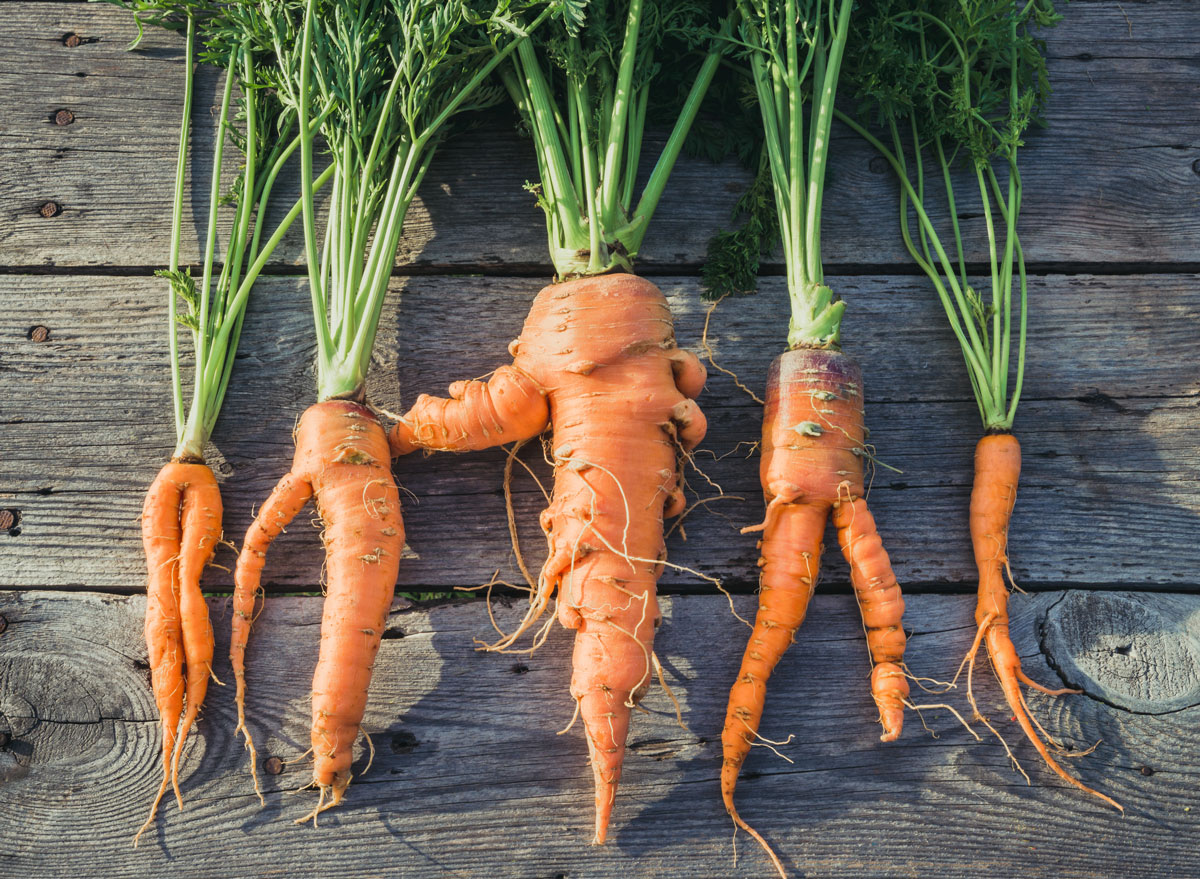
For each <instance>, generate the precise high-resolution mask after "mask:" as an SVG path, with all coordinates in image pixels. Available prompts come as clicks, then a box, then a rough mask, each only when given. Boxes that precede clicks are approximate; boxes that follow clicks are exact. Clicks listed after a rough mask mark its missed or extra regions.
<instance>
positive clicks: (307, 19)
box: [298, 0, 333, 373]
mask: <svg viewBox="0 0 1200 879" xmlns="http://www.w3.org/2000/svg"><path fill="white" fill-rule="evenodd" d="M315 6H316V0H308V2H307V4H305V10H304V37H303V39H302V41H301V49H300V89H299V92H300V93H299V98H298V106H299V112H300V200H301V205H302V210H303V214H304V252H305V262H306V265H307V266H308V288H309V295H310V298H311V299H312V310H313V322H314V323H315V324H316V331H317V356H318V367H317V369H318V373H319V372H320V370H321V367H323V366H325V365H327V364H328V363H329V358H330V349H331V348H332V347H333V346H332V340H331V339H330V337H329V326H328V324H327V323H326V319H325V296H324V294H323V292H322V289H321V278H320V275H319V272H318V267H319V266H320V262H319V261H318V258H317V238H316V228H317V221H316V216H315V214H316V211H315V210H314V208H313V187H312V179H313V137H314V135H313V134H311V133H310V130H309V124H308V123H309V108H308V93H309V78H310V75H311V73H310V68H311V64H312V61H311V59H312V41H313V13H314V10H315Z"/></svg>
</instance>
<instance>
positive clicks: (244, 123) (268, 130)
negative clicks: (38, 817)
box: [134, 2, 300, 846]
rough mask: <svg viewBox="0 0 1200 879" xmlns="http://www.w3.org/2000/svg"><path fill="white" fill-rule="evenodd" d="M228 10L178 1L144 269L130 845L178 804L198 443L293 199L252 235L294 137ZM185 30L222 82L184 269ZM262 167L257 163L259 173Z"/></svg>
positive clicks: (193, 613) (202, 660)
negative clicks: (150, 355) (179, 17)
mask: <svg viewBox="0 0 1200 879" xmlns="http://www.w3.org/2000/svg"><path fill="white" fill-rule="evenodd" d="M136 8H137V10H138V11H139V12H142V13H144V14H145V15H146V16H147V18H146V20H147V21H149V22H151V23H155V24H164V25H166V26H173V23H172V22H171V21H170V20H169V16H167V17H163V16H162V15H161V13H164V12H170V11H172V10H171V9H167V8H166V7H164V6H163V5H162V4H159V3H157V2H149V3H142V4H138V5H137V7H136ZM172 8H174V7H172ZM235 11H236V10H231V9H228V8H225V7H218V6H215V5H208V6H205V5H196V6H194V8H188V9H186V10H183V12H184V15H185V21H184V24H185V28H184V32H185V41H186V42H185V52H186V63H185V78H184V96H183V120H182V123H181V127H180V134H179V153H178V162H177V165H176V174H175V198H174V205H173V208H174V210H173V222H172V230H171V250H170V262H169V267H168V268H167V269H165V270H163V271H160V272H157V273H156V274H157V275H159V276H160V277H163V278H165V279H166V280H167V282H168V284H169V293H168V303H169V307H168V322H169V335H168V342H169V349H170V359H171V376H172V382H171V384H172V396H173V403H174V414H175V439H176V446H175V451H174V454H173V456H172V458H171V461H170V462H169V463H168V464H166V466H164V467H163V468H162V469H161V470H160V471H159V473H158V476H157V477H156V478H155V480H154V482H153V483H152V484H151V486H150V489H149V490H148V492H147V493H146V499H145V504H144V506H143V510H142V545H143V547H144V549H145V553H146V563H147V567H148V575H149V576H148V582H147V602H146V624H145V637H146V646H147V652H148V654H149V657H150V678H151V688H152V690H153V692H154V700H155V703H156V705H157V708H158V712H159V716H160V718H161V726H162V761H163V780H162V783H161V785H160V786H159V789H158V793H157V795H156V796H155V798H154V800H153V802H152V804H151V807H150V815H149V817H148V818H147V819H146V822H145V823H144V824H143V825H142V826H141V828H140V829H139V830H138V832H137V835H136V836H135V837H134V845H135V846H136V845H137V842H138V840H139V839H140V837H141V835H142V833H144V832H145V831H146V829H147V828H148V827H149V826H150V824H151V823H152V822H153V821H154V818H155V815H156V814H157V810H158V806H159V804H160V802H161V801H162V798H163V795H164V794H165V793H166V789H167V786H168V784H170V785H171V786H172V787H173V788H174V791H175V798H176V800H177V801H178V803H179V805H180V808H182V807H183V797H182V794H181V792H180V788H179V768H180V763H181V756H182V753H183V747H184V744H185V743H186V742H187V739H188V734H189V733H190V732H191V730H192V728H193V727H194V726H195V724H196V721H197V718H198V716H199V713H200V710H201V708H202V707H203V705H204V699H205V696H206V695H207V690H208V679H209V677H210V676H212V677H213V678H214V680H215V676H214V675H213V672H212V660H213V634H212V625H211V623H210V622H209V615H208V607H207V606H206V604H205V602H204V596H203V593H202V592H201V591H200V578H201V576H202V573H203V571H204V568H205V567H206V566H207V565H208V564H210V563H211V562H212V559H213V554H214V552H215V551H216V548H217V544H218V543H219V542H220V541H221V536H222V532H221V517H222V505H221V493H220V489H219V488H218V486H217V482H216V479H215V478H214V476H213V473H212V471H211V470H210V469H209V468H208V466H206V464H205V463H204V449H205V445H206V444H207V442H208V439H209V437H210V436H211V434H212V431H213V428H214V426H215V424H216V421H217V418H218V416H219V415H220V411H221V405H222V403H223V402H224V399H225V393H226V391H227V390H228V387H229V381H230V377H231V374H232V369H233V362H234V359H235V357H236V354H237V346H238V340H239V336H240V333H241V327H242V322H243V319H244V317H245V312H246V305H247V302H248V297H249V295H250V290H251V288H252V287H253V285H254V282H255V280H256V279H257V277H258V274H259V272H260V270H261V268H262V266H263V264H264V263H265V262H266V259H267V258H268V257H269V256H270V254H271V252H272V251H273V250H274V248H275V246H276V245H277V244H278V242H279V240H280V239H281V238H282V236H283V234H284V233H285V232H286V231H287V229H288V228H289V227H290V226H291V224H292V222H294V221H295V219H296V217H297V216H298V215H299V209H300V206H299V205H297V206H295V207H294V208H293V209H292V210H291V211H290V212H289V213H288V214H287V215H286V216H285V217H284V218H283V220H282V221H281V222H280V223H279V225H278V226H277V227H276V228H275V230H274V231H273V232H272V233H271V234H270V235H269V236H268V237H267V240H265V241H263V239H262V232H263V231H264V229H263V223H264V218H265V216H266V214H267V208H268V200H269V196H270V193H271V189H272V187H273V184H274V181H275V179H276V177H277V175H278V174H279V172H280V170H281V169H282V167H283V165H284V164H285V163H286V161H287V159H288V157H289V156H290V155H291V154H292V152H293V151H294V150H295V148H296V146H298V142H297V141H295V140H292V141H290V142H289V141H288V139H287V134H288V131H289V126H288V124H286V123H284V124H277V123H279V122H280V118H279V113H280V108H279V106H278V102H277V101H275V100H274V99H273V98H271V97H269V96H268V95H267V94H266V93H265V91H263V90H260V89H257V88H255V87H254V86H255V85H256V83H257V71H258V66H257V65H258V62H259V61H260V60H261V55H262V54H263V52H264V51H265V50H258V49H252V48H251V47H250V45H248V44H244V43H243V42H242V41H241V39H239V38H233V39H230V36H231V34H235V33H236V30H237V27H238V26H240V19H239V18H238V16H237V15H236V14H233V13H234V12H235ZM230 16H232V17H230ZM139 33H140V25H139ZM197 40H200V41H202V43H203V46H204V50H205V57H206V58H207V59H218V60H220V59H224V60H225V82H224V89H223V95H222V98H221V108H220V112H219V118H218V126H217V129H218V131H219V132H221V136H220V137H218V138H217V141H216V148H215V149H214V155H213V165H212V181H213V184H212V186H213V189H212V190H211V200H210V205H209V216H208V234H207V239H206V247H205V251H204V262H203V275H202V276H201V278H199V279H193V278H192V275H191V272H190V270H184V271H181V270H180V268H179V250H180V241H181V217H182V213H183V190H184V185H185V183H186V170H187V165H188V161H187V159H188V141H189V138H190V135H191V109H192V107H191V105H192V93H193V86H194V79H195V61H196V44H197ZM235 82H236V83H237V84H238V85H239V86H240V90H241V92H242V93H243V96H244V97H243V99H242V104H241V107H240V111H239V112H238V114H237V115H238V119H237V120H235V119H234V118H233V117H234V114H233V113H231V106H232V95H233V86H234V84H235ZM235 124H236V125H237V127H238V135H239V137H238V138H236V140H237V141H238V143H239V144H240V146H241V147H242V152H243V157H242V164H241V168H240V173H239V180H238V185H237V186H236V187H235V188H234V190H233V194H232V196H231V197H230V199H229V201H230V203H232V205H233V207H234V218H233V225H234V230H235V231H234V234H233V235H232V236H231V240H230V243H229V247H228V250H227V253H226V254H225V261H224V266H223V268H222V270H221V272H220V274H219V275H217V276H215V277H214V271H213V266H214V260H215V253H216V230H217V226H218V222H219V220H218V217H217V208H218V205H219V204H221V203H223V201H224V199H222V196H221V186H222V171H223V169H224V168H225V159H224V147H225V137H224V132H225V131H227V130H229V129H232V128H233V127H234V125H235ZM264 169H265V170H266V171H267V173H265V174H264V173H261V172H262V171H263V170H264ZM180 326H182V327H186V328H187V330H188V331H189V333H188V335H189V336H190V338H191V342H192V352H193V355H194V368H195V373H194V379H193V382H192V388H191V392H192V399H191V404H190V406H189V407H188V409H187V417H186V418H185V417H184V412H185V410H184V405H183V387H182V375H181V373H182V366H181V363H182V358H181V353H180V350H179V348H180V346H179V340H178V334H179V327H180Z"/></svg>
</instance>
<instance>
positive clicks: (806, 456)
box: [703, 0, 908, 876]
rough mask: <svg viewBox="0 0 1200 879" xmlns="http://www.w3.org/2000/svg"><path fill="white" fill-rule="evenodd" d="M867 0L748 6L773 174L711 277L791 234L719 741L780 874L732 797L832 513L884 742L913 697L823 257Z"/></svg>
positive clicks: (744, 270)
mask: <svg viewBox="0 0 1200 879" xmlns="http://www.w3.org/2000/svg"><path fill="white" fill-rule="evenodd" d="M854 5H855V4H854V3H853V0H821V2H815V3H807V4H799V5H797V4H794V3H785V2H773V0H772V2H764V3H753V4H751V3H745V2H739V3H738V4H737V8H738V11H739V14H740V17H741V28H740V31H739V33H740V36H741V38H742V45H743V46H744V49H745V54H746V58H747V60H748V61H749V68H750V69H749V74H750V78H751V82H752V85H753V87H754V93H755V96H756V98H757V104H758V110H759V115H760V116H761V119H762V128H761V135H762V145H761V151H760V152H761V155H760V156H759V161H758V166H759V171H758V175H757V177H756V180H755V182H754V183H753V185H752V186H751V188H750V190H749V191H748V192H747V194H746V195H745V196H744V197H743V198H742V200H741V201H740V202H739V203H738V207H737V212H738V213H739V214H746V215H747V221H746V222H745V223H743V224H742V226H741V228H739V229H738V230H736V231H733V232H723V233H720V234H718V235H717V236H715V237H714V238H713V240H712V241H711V242H710V244H709V253H708V260H707V265H706V266H705V270H704V273H703V275H704V287H705V295H706V296H708V297H710V298H713V299H720V298H723V297H724V296H727V295H731V294H732V295H740V294H743V293H746V292H750V291H752V290H753V289H754V287H755V285H756V274H757V269H758V258H759V256H760V255H761V254H762V253H765V252H767V251H768V250H771V249H773V248H774V247H775V246H777V243H778V239H782V244H783V255H784V263H785V265H786V266H787V291H788V299H789V301H790V305H791V315H790V320H789V322H788V333H787V350H786V351H785V353H783V354H781V355H780V356H779V357H778V358H776V360H775V361H774V363H772V364H771V368H770V372H769V373H768V379H767V393H766V405H765V408H764V412H763V428H762V430H763V433H762V437H763V438H762V462H761V466H760V468H759V476H760V479H761V482H762V486H763V495H764V497H765V499H766V501H767V510H766V516H765V518H764V520H763V522H762V524H760V525H757V526H754V527H752V528H747V529H744V530H745V531H761V532H762V540H761V541H760V542H759V549H760V550H761V552H762V556H761V558H760V560H759V565H760V567H761V568H762V573H761V576H760V580H759V606H758V613H757V615H756V617H755V622H754V626H753V632H752V634H751V636H750V641H749V643H748V644H747V645H746V651H745V654H744V656H743V658H742V663H741V668H740V669H739V671H738V675H737V679H736V680H735V682H734V684H733V686H732V688H731V689H730V693H729V704H728V707H727V709H726V716H725V727H724V730H723V731H722V734H721V741H722V747H723V750H724V761H723V764H722V767H721V797H722V799H723V801H724V803H725V808H726V810H727V811H728V812H729V815H730V817H731V818H732V820H733V822H734V824H735V826H736V827H739V828H742V829H744V830H746V831H747V832H748V833H750V835H751V836H752V837H753V838H754V839H755V840H756V841H757V842H758V843H759V844H760V845H761V846H762V848H763V849H764V851H765V852H766V853H767V855H768V856H769V857H770V859H771V863H772V864H773V865H774V867H775V869H776V870H777V871H778V873H779V874H780V875H781V876H783V875H786V873H785V870H784V868H783V862H782V861H781V860H780V859H779V857H778V856H777V855H776V854H775V852H774V851H773V850H772V848H771V846H770V845H769V844H768V843H767V841H766V840H765V839H764V838H763V836H762V835H761V834H759V833H758V832H757V831H756V830H754V829H753V828H752V827H751V826H750V825H749V824H748V823H747V822H746V821H745V820H744V819H743V818H742V817H741V816H740V815H739V813H738V811H737V809H736V808H735V806H734V801H733V797H734V791H735V789H736V785H737V778H738V773H739V771H740V770H741V767H742V764H743V763H744V762H745V759H746V756H747V754H748V753H749V751H750V748H751V746H752V745H754V744H755V739H756V738H758V727H759V723H760V721H761V719H762V713H763V708H764V704H765V700H766V686H767V680H768V678H769V677H770V675H771V672H772V671H773V670H774V668H775V666H776V664H777V663H778V662H779V660H780V659H781V658H782V657H783V654H784V652H785V651H786V650H787V649H788V647H789V646H790V645H791V644H792V642H793V640H794V638H795V632H796V629H797V628H799V626H800V624H801V623H802V622H803V620H804V615H805V612H806V610H807V608H808V603H809V600H810V599H811V598H812V594H813V590H814V589H815V588H816V585H817V578H818V574H819V568H820V559H821V549H822V546H821V539H822V535H823V534H824V531H825V525H826V523H827V521H828V519H829V517H830V514H832V517H833V523H834V525H835V527H836V528H837V535H838V544H839V546H840V547H841V550H842V554H843V555H844V556H845V557H846V561H847V562H848V563H849V566H850V581H851V585H852V587H853V589H854V594H855V597H856V598H857V600H858V604H859V610H860V611H861V614H862V619H863V628H864V630H865V632H866V637H867V646H868V649H869V651H870V658H871V695H872V698H873V699H874V700H875V705H876V707H877V709H878V710H879V720H880V723H881V724H882V725H883V733H882V735H881V736H880V739H881V740H882V741H885V742H890V741H893V740H895V739H896V738H898V737H899V736H900V732H901V729H902V728H903V723H904V706H905V705H906V704H907V697H908V682H907V680H906V678H905V675H906V672H905V671H904V668H903V659H904V648H905V635H904V629H903V628H902V625H901V617H902V616H903V613H904V600H903V599H902V598H901V596H900V587H899V586H898V585H897V583H896V577H895V575H894V574H893V573H892V567H891V562H890V560H889V559H888V555H887V552H886V551H885V550H884V548H883V541H882V540H881V539H880V537H879V534H878V533H877V531H876V527H875V519H874V517H873V516H872V515H871V512H870V511H869V510H868V508H867V502H866V499H865V497H864V495H865V489H864V484H863V468H864V458H867V457H869V455H870V451H871V450H870V448H869V447H868V446H867V444H866V428H865V426H864V414H863V387H862V374H861V372H860V371H859V368H858V366H857V365H856V364H855V363H854V361H853V360H851V359H850V358H849V357H847V356H846V355H845V354H842V353H841V324H842V317H843V314H844V313H845V310H846V303H845V302H844V301H843V300H840V299H837V298H835V296H834V292H833V290H832V289H831V288H830V287H829V286H828V285H826V283H825V276H824V267H823V265H822V261H821V210H822V204H823V200H824V196H825V185H826V184H825V170H826V168H827V167H828V161H829V150H830V127H831V123H832V119H833V112H834V103H835V100H836V96H837V87H838V79H839V76H840V74H841V68H842V59H843V57H844V55H845V51H846V45H847V40H848V34H849V29H850V21H851V18H852V17H853V15H852V14H853V11H854ZM805 95H807V100H805V98H804V97H803V96H805ZM771 196H773V197H771Z"/></svg>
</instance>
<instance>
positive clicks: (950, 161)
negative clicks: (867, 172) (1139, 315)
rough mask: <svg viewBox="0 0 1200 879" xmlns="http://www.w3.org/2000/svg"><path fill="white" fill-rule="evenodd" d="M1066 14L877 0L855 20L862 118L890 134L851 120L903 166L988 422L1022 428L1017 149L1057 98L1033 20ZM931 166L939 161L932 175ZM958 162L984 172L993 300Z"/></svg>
mask: <svg viewBox="0 0 1200 879" xmlns="http://www.w3.org/2000/svg"><path fill="white" fill-rule="evenodd" d="M1058 20H1059V16H1058V15H1057V14H1056V13H1055V11H1054V4H1053V2H1052V0H1028V2H1026V3H1025V4H1024V5H1021V4H1019V3H1017V4H1014V3H1012V2H1011V0H877V2H874V3H872V4H871V6H870V8H869V11H868V13H867V14H866V15H863V16H861V17H860V18H859V19H858V20H857V21H856V25H855V29H854V32H853V35H852V38H851V42H850V45H851V53H852V55H851V58H850V60H849V61H848V76H849V77H850V78H851V79H852V81H853V85H854V86H855V88H856V90H857V93H858V97H859V99H860V101H861V110H860V114H859V115H860V117H862V116H867V115H873V116H874V117H875V119H876V121H877V122H878V123H879V124H880V125H881V127H882V128H883V129H884V131H885V134H883V136H882V137H877V136H876V135H875V134H873V133H872V132H871V131H870V130H868V128H867V127H866V126H865V125H864V124H863V123H862V122H861V121H859V120H857V119H853V118H850V117H848V116H845V115H843V114H840V113H839V118H842V119H844V121H845V122H846V123H847V124H848V125H850V126H851V127H852V128H853V129H854V130H855V131H857V132H858V133H859V134H861V135H862V136H863V137H864V138H866V139H867V140H868V141H869V142H870V143H871V144H872V145H873V146H875V148H876V149H877V150H879V152H880V153H881V154H882V155H883V156H884V158H885V159H887V161H888V163H889V164H890V165H891V167H892V169H893V170H894V171H895V172H896V175H897V178H898V180H899V182H900V226H901V233H902V235H903V237H904V244H905V247H906V248H907V249H908V252H909V253H910V254H911V255H912V258H913V259H914V260H915V261H916V262H917V264H918V265H919V266H920V267H921V268H922V269H923V270H924V271H925V274H926V275H928V276H929V279H930V280H931V281H932V282H933V285H934V287H935V289H936V290H937V294H938V296H939V298H940V299H941V302H942V305H943V307H944V308H945V311H946V316H947V317H948V318H949V320H950V325H951V327H952V329H953V330H954V334H955V336H956V338H957V339H958V342H959V345H960V346H961V347H962V351H963V357H964V359H965V360H966V364H967V373H968V375H969V376H970V378H971V386H972V388H973V389H974V392H975V398H976V400H977V402H978V404H979V413H980V416H981V418H982V419H983V425H984V427H985V429H989V430H992V429H995V430H1008V429H1010V428H1011V427H1012V424H1013V419H1014V417H1015V415H1016V410H1017V402H1018V401H1019V399H1020V396H1021V386H1022V382H1023V380H1024V374H1025V328H1026V312H1027V304H1028V290H1027V284H1026V275H1025V256H1024V253H1023V251H1022V250H1021V242H1020V240H1019V238H1018V236H1017V218H1018V216H1019V214H1020V211H1021V175H1020V172H1019V171H1018V168H1017V150H1018V148H1019V147H1020V146H1021V145H1022V142H1023V141H1022V138H1023V136H1024V134H1025V131H1026V130H1027V129H1028V128H1029V126H1030V125H1031V124H1033V123H1036V122H1038V121H1040V119H1041V111H1042V108H1043V106H1044V104H1045V101H1046V98H1047V97H1048V96H1049V80H1048V78H1047V75H1046V64H1045V59H1044V57H1043V53H1044V50H1045V46H1044V44H1043V43H1042V41H1041V40H1039V39H1037V38H1036V37H1035V36H1034V35H1033V34H1032V33H1031V29H1032V28H1033V27H1034V26H1041V27H1048V26H1051V25H1054V24H1055V23H1057V21H1058ZM887 142H890V147H889V146H887V145H886V143H887ZM927 162H930V163H931V164H932V165H933V169H932V171H931V172H928V173H927V170H926V163H927ZM958 162H961V163H962V164H964V165H965V166H966V167H967V168H968V169H969V171H970V172H971V175H972V176H973V178H974V181H973V182H974V187H972V190H973V192H972V196H971V197H972V198H974V197H975V196H978V199H979V205H980V209H981V212H982V215H983V221H984V227H985V229H986V235H987V242H988V266H989V269H990V274H991V291H990V294H989V295H988V297H987V299H986V300H985V298H984V296H983V295H981V294H980V293H979V291H977V290H976V289H975V287H974V286H972V284H971V283H970V281H969V279H968V276H967V264H966V260H965V258H964V255H963V254H964V246H963V228H962V223H961V221H960V211H961V210H962V208H963V202H962V200H961V199H960V198H958V197H957V196H956V193H955V188H954V185H953V181H952V177H951V168H952V167H953V166H954V165H955V164H956V163H958ZM997 166H999V167H1000V168H1001V173H1000V174H997V173H996V167H997ZM934 174H936V179H937V180H939V181H940V186H941V188H942V189H943V190H944V192H943V193H942V194H943V196H944V198H945V200H946V212H947V214H948V216H949V225H950V231H951V233H952V236H953V248H954V252H953V255H951V254H949V253H948V252H947V247H946V245H945V244H944V243H943V240H942V238H941V236H940V235H939V232H938V229H937V226H936V224H935V223H934V222H933V220H932V219H931V218H930V215H929V211H930V210H931V209H932V204H931V202H932V201H933V199H934V196H933V195H932V194H931V192H930V189H931V187H927V185H926V184H927V179H928V178H929V177H930V176H932V175H934ZM1001 177H1003V178H1004V179H1003V180H1002V179H1001ZM914 178H915V179H914ZM910 205H911V207H912V214H915V219H916V227H917V235H916V238H915V240H914V237H913V233H912V220H913V217H912V214H910V210H909V207H910ZM1014 273H1015V275H1016V278H1017V285H1018V288H1019V298H1018V301H1017V331H1016V334H1017V339H1016V348H1017V363H1016V370H1015V379H1014V381H1013V386H1012V389H1011V392H1010V389H1009V374H1010V372H1011V371H1012V370H1011V369H1010V352H1011V350H1012V347H1013V281H1014Z"/></svg>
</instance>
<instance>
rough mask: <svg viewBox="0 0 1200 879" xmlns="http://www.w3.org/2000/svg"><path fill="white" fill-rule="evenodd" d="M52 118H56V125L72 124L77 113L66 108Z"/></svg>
mask: <svg viewBox="0 0 1200 879" xmlns="http://www.w3.org/2000/svg"><path fill="white" fill-rule="evenodd" d="M50 118H51V119H53V120H54V124H55V125H70V124H71V123H72V122H74V121H75V114H74V113H72V112H71V111H70V110H67V109H65V108H64V109H62V110H59V111H58V112H57V113H55V114H54V115H53V116H51V117H50Z"/></svg>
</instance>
